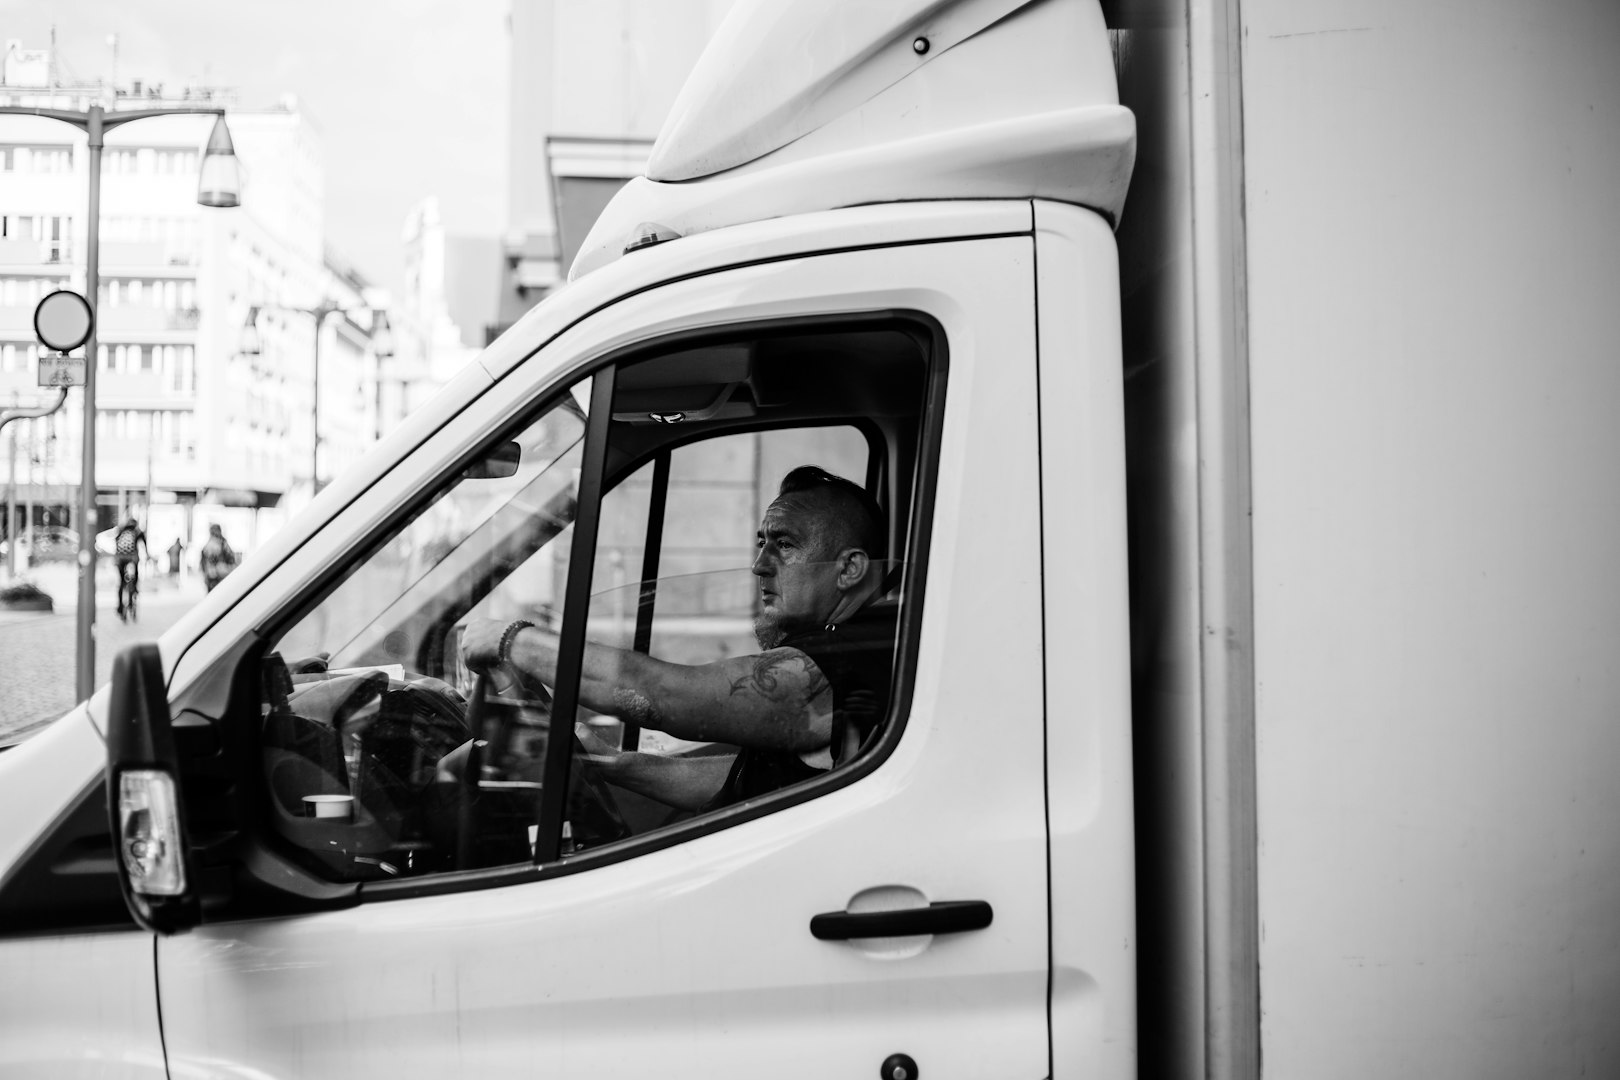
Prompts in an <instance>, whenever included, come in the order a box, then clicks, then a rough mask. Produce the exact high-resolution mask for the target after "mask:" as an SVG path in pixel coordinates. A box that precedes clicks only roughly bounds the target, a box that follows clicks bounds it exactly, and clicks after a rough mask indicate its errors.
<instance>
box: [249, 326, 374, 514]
mask: <svg viewBox="0 0 1620 1080" xmlns="http://www.w3.org/2000/svg"><path fill="white" fill-rule="evenodd" d="M369 310H371V309H369V308H366V307H363V306H361V307H345V306H344V305H342V304H339V303H337V302H336V301H333V300H322V301H321V302H320V303H319V304H316V305H315V306H314V307H290V306H287V305H283V304H256V305H254V306H252V307H250V308H248V317H247V324H246V325H245V326H243V327H242V340H241V343H240V345H239V346H238V350H239V351H240V352H242V353H243V354H245V355H247V356H257V355H259V353H260V352H262V351H263V347H262V345H261V343H260V340H259V327H258V321H259V313H260V312H261V311H278V312H282V313H285V314H288V315H308V316H310V317H311V318H313V319H314V320H315V350H314V362H313V364H312V368H311V372H310V399H311V405H310V416H309V419H310V439H309V494H310V498H314V497H315V496H316V495H318V494H320V491H321V474H320V462H321V328H322V327H323V326H325V325H326V317H327V316H328V315H336V314H339V313H342V314H345V315H349V314H353V313H355V312H359V311H369ZM372 318H373V320H374V323H375V328H374V329H373V331H372V335H371V338H372V343H373V344H372V348H373V350H374V351H375V352H376V353H377V355H378V356H379V357H382V356H386V355H388V353H389V350H390V346H391V335H390V333H389V328H388V319H387V317H386V316H385V315H383V314H382V312H380V311H378V312H375V313H374V314H373V316H372Z"/></svg>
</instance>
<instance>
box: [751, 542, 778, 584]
mask: <svg viewBox="0 0 1620 1080" xmlns="http://www.w3.org/2000/svg"><path fill="white" fill-rule="evenodd" d="M751 569H752V570H753V571H754V573H755V575H756V576H758V577H770V576H771V575H772V574H774V573H776V567H774V566H772V565H771V558H770V554H769V549H768V548H764V547H762V548H760V549H759V550H758V551H756V552H754V565H753V566H752V567H751Z"/></svg>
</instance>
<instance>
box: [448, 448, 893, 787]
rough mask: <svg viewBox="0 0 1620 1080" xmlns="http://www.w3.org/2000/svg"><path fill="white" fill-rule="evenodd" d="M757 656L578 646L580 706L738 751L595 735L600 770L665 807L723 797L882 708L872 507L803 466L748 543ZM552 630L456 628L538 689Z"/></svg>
mask: <svg viewBox="0 0 1620 1080" xmlns="http://www.w3.org/2000/svg"><path fill="white" fill-rule="evenodd" d="M755 547H756V554H755V557H754V563H753V567H752V570H753V573H754V575H755V577H756V578H757V579H758V581H759V595H760V609H759V614H758V615H757V616H756V617H755V620H754V635H755V637H756V638H757V639H758V641H759V647H760V652H758V653H755V654H753V655H751V656H734V657H730V658H728V659H725V660H718V661H715V662H714V663H710V664H701V665H686V664H674V663H669V662H667V661H663V660H657V659H654V658H653V657H650V656H647V655H645V654H642V653H637V652H629V651H626V650H623V649H615V648H611V647H609V646H606V645H601V644H598V643H596V642H587V643H586V646H585V656H584V662H583V665H582V673H581V678H580V688H579V699H580V703H581V704H583V705H584V706H586V707H587V708H590V709H593V710H595V711H596V712H599V713H606V714H610V715H614V716H618V717H620V718H621V719H623V720H625V721H627V722H631V723H636V724H640V725H641V726H642V727H646V728H652V729H654V730H657V731H662V732H665V733H667V734H669V735H673V736H675V737H676V738H680V739H687V740H692V741H697V742H718V743H730V744H733V745H735V746H737V747H738V748H739V750H738V753H737V755H736V758H735V759H729V758H726V757H723V756H720V757H714V756H709V757H691V758H684V757H663V756H658V755H653V754H643V753H634V752H629V753H618V752H617V751H614V750H613V749H611V748H609V747H607V746H605V745H604V744H602V743H601V742H600V741H599V740H593V742H594V743H595V745H593V746H592V747H591V749H592V750H593V751H594V752H596V753H600V754H602V755H603V757H604V760H605V762H606V764H605V766H604V768H605V775H606V778H607V779H608V780H609V781H611V782H613V783H614V784H617V785H618V786H620V787H624V788H627V789H629V790H631V791H636V792H639V793H641V794H643V795H647V796H650V797H652V798H654V799H657V800H659V801H660V802H663V803H666V804H668V805H670V806H675V807H679V808H682V809H687V810H708V809H718V808H720V807H723V806H729V805H731V804H732V803H736V802H741V801H742V800H744V799H749V798H753V797H755V796H758V795H763V794H766V793H767V792H771V791H775V790H777V789H778V788H782V787H785V786H787V785H789V784H793V783H797V782H799V781H801V780H807V779H810V778H811V777H814V776H818V775H820V774H821V773H823V772H825V771H827V770H829V769H831V768H832V767H833V765H834V764H836V763H837V762H839V761H845V760H848V759H849V758H850V757H851V756H853V754H854V753H855V751H856V750H858V749H859V748H860V746H861V745H862V744H863V743H864V741H865V740H866V738H867V736H869V735H870V734H871V733H872V731H873V729H874V728H876V726H877V725H878V723H879V722H880V721H881V720H882V719H883V716H884V715H885V713H886V712H887V711H888V701H889V681H890V674H891V671H892V669H893V663H894V657H893V653H894V640H895V611H894V608H893V606H892V605H888V604H877V603H874V601H876V600H877V599H878V598H879V597H880V596H881V594H882V592H883V577H884V574H883V569H882V561H881V560H882V558H883V551H884V528H883V516H882V510H881V509H880V508H879V507H878V505H877V502H876V500H874V499H873V498H872V497H871V496H870V495H869V494H868V493H867V492H866V491H865V490H863V489H862V488H861V487H860V486H859V485H857V484H854V483H852V482H851V481H849V480H845V479H843V478H842V477H838V476H833V475H832V474H830V473H828V472H825V471H824V470H822V469H820V468H818V467H816V466H814V465H805V466H801V467H799V468H797V469H794V470H793V471H792V472H790V473H788V474H787V476H786V477H785V478H784V479H783V480H782V483H781V487H780V489H779V491H778V494H777V497H776V500H775V501H774V502H772V503H771V505H770V508H769V509H767V510H766V511H765V519H764V520H763V521H762V522H761V523H760V526H759V533H758V535H757V537H756V541H755ZM557 650H558V638H557V635H555V634H553V633H551V632H550V631H547V630H544V629H542V628H540V627H537V626H534V625H532V624H531V623H530V622H529V621H528V620H526V619H519V620H517V621H515V622H512V623H508V624H502V623H500V622H499V621H495V620H484V621H481V622H477V623H474V624H471V625H469V626H468V627H467V629H466V632H465V635H464V636H463V639H462V651H463V654H464V658H465V660H466V663H467V666H468V667H470V668H473V669H478V670H486V669H488V668H491V667H494V666H496V665H499V664H502V663H506V664H510V665H511V666H512V667H513V668H515V669H516V670H517V672H518V674H519V675H520V676H522V677H525V678H530V679H538V680H539V681H540V682H542V683H544V684H546V685H547V686H550V685H552V684H553V683H554V682H555V680H556V671H557Z"/></svg>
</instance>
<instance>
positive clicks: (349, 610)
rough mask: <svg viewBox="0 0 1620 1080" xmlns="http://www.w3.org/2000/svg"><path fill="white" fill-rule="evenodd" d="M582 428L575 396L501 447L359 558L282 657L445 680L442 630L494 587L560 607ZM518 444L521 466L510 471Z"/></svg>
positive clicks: (517, 599)
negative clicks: (399, 669) (559, 583)
mask: <svg viewBox="0 0 1620 1080" xmlns="http://www.w3.org/2000/svg"><path fill="white" fill-rule="evenodd" d="M584 433H585V414H584V412H583V411H582V410H581V409H580V407H579V405H578V404H577V402H576V401H575V400H574V399H573V398H571V397H569V398H564V399H563V400H562V401H561V402H560V403H559V404H558V405H557V406H555V407H554V408H552V409H550V410H549V411H547V412H546V413H545V414H544V415H542V416H541V417H540V418H539V419H538V420H536V421H535V422H534V423H532V424H531V425H529V426H528V427H527V428H525V429H524V430H523V431H521V432H519V433H518V434H517V435H516V436H515V438H514V440H513V441H512V442H509V443H504V444H500V445H499V446H497V447H496V448H495V451H494V452H493V453H492V454H491V460H490V461H489V462H478V463H475V464H474V465H473V466H472V467H470V468H469V469H468V470H466V472H464V473H463V474H462V475H461V476H460V477H458V478H457V479H455V480H453V481H452V482H450V483H449V484H448V485H447V486H446V487H445V489H444V491H443V492H442V493H441V494H440V495H439V496H438V497H437V498H435V499H432V500H431V501H430V502H429V503H428V504H427V505H426V506H425V507H424V509H423V510H422V511H421V512H420V513H419V514H417V515H416V516H415V517H414V518H412V519H411V520H409V521H407V522H406V523H405V524H404V525H402V526H401V527H400V528H399V529H397V530H396V531H395V532H394V533H392V534H391V535H390V536H389V537H388V538H387V539H386V540H385V541H384V542H383V544H382V545H381V546H380V547H379V548H378V549H377V550H376V551H375V552H374V553H373V554H372V555H371V557H370V558H368V559H365V560H363V561H361V562H359V563H358V564H356V566H355V567H354V569H353V570H352V571H351V572H350V574H349V575H348V577H347V578H345V579H344V581H343V582H342V583H341V584H340V585H338V587H337V588H336V589H334V590H333V591H332V593H331V594H330V595H329V596H328V597H327V598H326V599H325V600H323V601H322V602H321V603H320V604H319V605H317V606H316V607H315V609H314V610H313V611H311V612H310V613H309V614H308V615H307V616H305V618H304V619H302V620H301V621H300V622H299V623H298V625H297V626H295V627H293V628H292V629H291V630H289V631H288V632H287V634H285V635H284V636H283V638H282V641H281V647H280V648H281V652H282V655H283V656H284V657H287V658H289V659H292V658H296V657H306V656H321V657H323V658H324V659H325V661H326V662H327V664H329V665H330V666H331V667H334V668H345V667H358V666H369V665H391V664H402V665H404V666H405V667H407V668H412V669H415V670H418V671H422V672H426V673H431V674H435V675H441V676H442V675H445V674H449V671H448V670H447V668H446V666H445V663H446V660H447V658H446V657H445V655H444V649H445V646H446V644H449V643H447V642H446V641H445V640H444V633H443V632H444V631H448V630H449V629H450V627H451V626H452V625H453V624H454V623H455V622H456V621H457V620H459V619H461V618H462V617H464V616H465V615H466V614H467V610H468V606H469V605H470V604H471V603H473V602H474V601H476V600H478V599H479V598H483V597H487V596H488V595H489V594H490V593H491V592H492V591H493V590H494V589H495V588H496V587H497V586H499V585H503V584H504V585H505V586H506V588H505V590H503V591H504V592H506V593H507V594H508V601H509V602H511V603H513V604H514V605H520V606H522V607H523V608H524V609H527V610H532V609H533V608H534V607H550V606H553V601H554V598H555V597H556V596H557V595H559V592H558V590H557V588H556V574H555V572H554V569H555V564H556V562H557V560H558V556H556V555H555V552H556V551H557V549H558V548H559V547H562V548H566V545H556V544H553V543H552V541H554V540H555V539H557V537H558V536H560V535H562V534H563V533H564V532H565V531H566V530H567V529H568V527H569V526H570V525H571V524H572V523H573V520H574V514H575V510H576V503H577V498H578V485H579V463H580V455H581V453H582V450H583V442H584ZM514 445H515V447H516V448H517V454H516V461H515V466H516V467H515V470H513V471H511V472H510V475H506V476H501V475H499V473H501V472H504V471H507V470H509V469H511V467H512V463H511V456H512V455H511V449H512V447H513V446H514ZM537 553H538V554H539V555H540V556H541V557H539V558H536V557H535V556H536V555H537ZM561 559H562V562H563V563H564V564H566V554H564V555H563V556H561ZM436 630H437V631H439V632H438V633H435V631H436Z"/></svg>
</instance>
